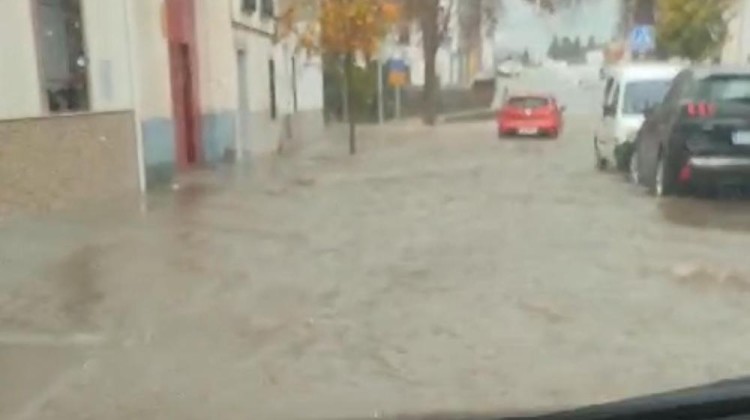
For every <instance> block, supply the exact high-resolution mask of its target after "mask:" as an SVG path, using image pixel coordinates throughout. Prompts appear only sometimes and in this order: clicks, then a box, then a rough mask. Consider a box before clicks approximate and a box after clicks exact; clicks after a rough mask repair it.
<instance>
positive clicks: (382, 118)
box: [378, 54, 385, 125]
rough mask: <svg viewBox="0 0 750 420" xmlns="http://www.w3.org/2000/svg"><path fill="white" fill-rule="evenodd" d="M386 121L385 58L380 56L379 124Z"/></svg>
mask: <svg viewBox="0 0 750 420" xmlns="http://www.w3.org/2000/svg"><path fill="white" fill-rule="evenodd" d="M383 121H385V106H384V104H383V58H382V54H380V55H379V56H378V123H379V124H381V125H382V124H383Z"/></svg>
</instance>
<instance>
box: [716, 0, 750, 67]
mask: <svg viewBox="0 0 750 420" xmlns="http://www.w3.org/2000/svg"><path fill="white" fill-rule="evenodd" d="M729 15H730V17H729V22H728V30H729V34H728V36H727V40H726V42H725V44H724V48H723V49H722V51H721V61H722V63H726V64H745V65H747V64H750V0H736V2H735V3H734V8H733V10H731V11H730V13H729Z"/></svg>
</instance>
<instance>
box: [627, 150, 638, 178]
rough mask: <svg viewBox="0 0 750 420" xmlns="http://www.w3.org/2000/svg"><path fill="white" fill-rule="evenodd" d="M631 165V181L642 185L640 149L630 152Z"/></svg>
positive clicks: (629, 172)
mask: <svg viewBox="0 0 750 420" xmlns="http://www.w3.org/2000/svg"><path fill="white" fill-rule="evenodd" d="M628 167H629V169H630V170H629V171H628V174H629V179H630V182H631V183H633V185H641V168H640V159H638V151H637V150H633V153H631V154H630V164H629V165H628Z"/></svg>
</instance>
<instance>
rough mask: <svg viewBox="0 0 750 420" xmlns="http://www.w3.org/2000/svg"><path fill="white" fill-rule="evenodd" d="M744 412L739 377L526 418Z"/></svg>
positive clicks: (749, 399) (746, 391)
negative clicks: (736, 379)
mask: <svg viewBox="0 0 750 420" xmlns="http://www.w3.org/2000/svg"><path fill="white" fill-rule="evenodd" d="M748 414H750V381H748V380H746V379H743V380H738V381H728V382H719V383H715V384H709V385H706V386H703V387H697V388H688V389H685V390H681V391H674V392H668V393H663V394H655V395H653V396H647V397H639V398H633V399H630V400H624V401H620V402H615V403H609V404H601V405H596V406H590V407H585V408H581V409H574V410H570V411H564V412H560V413H553V414H548V415H543V416H534V417H527V418H535V419H549V420H555V419H561V420H562V419H571V420H573V419H575V420H581V419H586V420H595V419H602V420H604V419H607V420H618V419H634V418H637V419H671V418H679V419H696V420H697V419H704V420H705V419H711V418H726V417H731V416H739V415H748Z"/></svg>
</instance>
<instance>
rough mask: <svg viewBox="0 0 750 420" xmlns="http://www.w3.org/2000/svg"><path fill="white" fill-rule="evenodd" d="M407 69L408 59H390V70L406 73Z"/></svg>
mask: <svg viewBox="0 0 750 420" xmlns="http://www.w3.org/2000/svg"><path fill="white" fill-rule="evenodd" d="M406 69H407V66H406V61H404V60H400V59H396V58H391V59H390V60H388V70H390V71H391V72H399V73H406Z"/></svg>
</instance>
